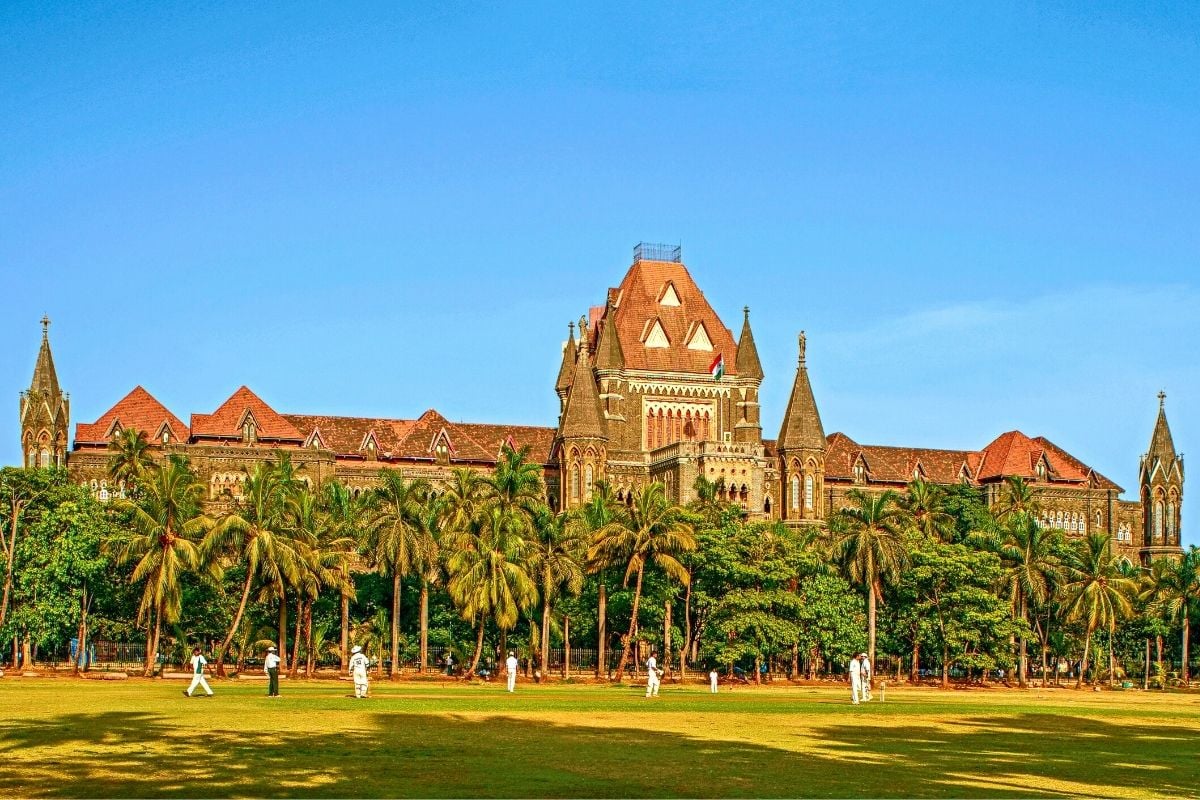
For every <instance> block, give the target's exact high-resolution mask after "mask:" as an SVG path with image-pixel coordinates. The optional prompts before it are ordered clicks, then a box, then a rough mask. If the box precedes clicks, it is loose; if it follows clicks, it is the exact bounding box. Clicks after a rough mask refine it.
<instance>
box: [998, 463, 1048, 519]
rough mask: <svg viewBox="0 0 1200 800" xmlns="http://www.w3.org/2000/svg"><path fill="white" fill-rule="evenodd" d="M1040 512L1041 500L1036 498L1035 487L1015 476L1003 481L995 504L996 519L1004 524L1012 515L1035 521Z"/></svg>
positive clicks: (1036, 491)
mask: <svg viewBox="0 0 1200 800" xmlns="http://www.w3.org/2000/svg"><path fill="white" fill-rule="evenodd" d="M1041 510H1042V504H1041V500H1040V499H1039V498H1038V490H1037V489H1036V488H1035V487H1033V486H1031V485H1030V484H1028V483H1027V482H1026V481H1025V479H1024V478H1021V477H1019V476H1016V475H1011V476H1009V477H1007V478H1005V479H1004V489H1003V491H1002V492H1001V493H1000V499H999V500H998V501H997V503H996V508H995V513H996V519H998V520H1000V521H1001V522H1004V521H1005V520H1007V519H1008V518H1009V517H1011V516H1012V515H1013V514H1025V515H1026V516H1028V517H1030V518H1032V519H1037V517H1038V514H1040V513H1041Z"/></svg>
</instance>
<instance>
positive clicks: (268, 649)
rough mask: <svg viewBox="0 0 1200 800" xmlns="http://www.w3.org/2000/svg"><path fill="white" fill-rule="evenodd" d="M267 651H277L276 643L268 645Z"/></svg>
mask: <svg viewBox="0 0 1200 800" xmlns="http://www.w3.org/2000/svg"><path fill="white" fill-rule="evenodd" d="M267 652H268V653H274V652H275V645H271V646H270V647H268V648H267Z"/></svg>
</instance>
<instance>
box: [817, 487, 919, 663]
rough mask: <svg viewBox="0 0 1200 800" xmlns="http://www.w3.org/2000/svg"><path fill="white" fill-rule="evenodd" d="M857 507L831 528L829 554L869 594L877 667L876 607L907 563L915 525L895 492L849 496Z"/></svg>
mask: <svg viewBox="0 0 1200 800" xmlns="http://www.w3.org/2000/svg"><path fill="white" fill-rule="evenodd" d="M846 499H848V500H849V501H850V502H851V503H852V504H853V505H851V506H850V507H848V508H843V509H841V510H839V511H838V512H837V513H836V514H835V515H834V518H833V520H832V521H831V524H830V526H829V550H830V554H831V555H832V556H833V559H834V561H835V562H836V563H837V564H838V565H839V566H840V567H841V568H842V571H843V572H844V574H845V575H846V578H847V579H848V580H849V581H850V582H851V583H853V584H857V585H859V586H861V587H863V591H865V592H866V594H867V655H868V656H869V657H870V659H871V663H872V664H874V663H875V604H876V601H877V600H882V599H883V587H884V586H885V585H886V584H889V583H894V582H896V580H897V579H898V578H899V577H900V571H901V569H902V568H903V566H904V564H905V561H906V559H907V550H906V548H905V546H904V535H903V533H904V531H905V530H906V529H907V528H909V527H910V525H911V522H910V521H909V519H908V515H907V514H906V513H905V511H904V509H903V508H901V507H900V505H899V499H900V496H899V495H898V494H897V493H896V492H893V491H891V490H888V491H885V492H879V493H875V492H872V493H867V492H864V491H862V490H861V489H851V490H850V491H849V492H847V493H846Z"/></svg>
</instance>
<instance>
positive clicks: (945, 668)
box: [942, 645, 950, 689]
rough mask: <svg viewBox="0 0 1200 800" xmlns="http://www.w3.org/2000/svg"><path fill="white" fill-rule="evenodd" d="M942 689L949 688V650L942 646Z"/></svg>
mask: <svg viewBox="0 0 1200 800" xmlns="http://www.w3.org/2000/svg"><path fill="white" fill-rule="evenodd" d="M942 688H943V689H949V688H950V648H949V647H948V646H947V645H942Z"/></svg>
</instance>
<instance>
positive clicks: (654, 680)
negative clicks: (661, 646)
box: [646, 650, 662, 697]
mask: <svg viewBox="0 0 1200 800" xmlns="http://www.w3.org/2000/svg"><path fill="white" fill-rule="evenodd" d="M661 675H662V673H661V672H660V671H659V669H658V651H657V650H651V651H650V657H649V658H648V659H646V697H658V684H659V680H658V679H659V676H661Z"/></svg>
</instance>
